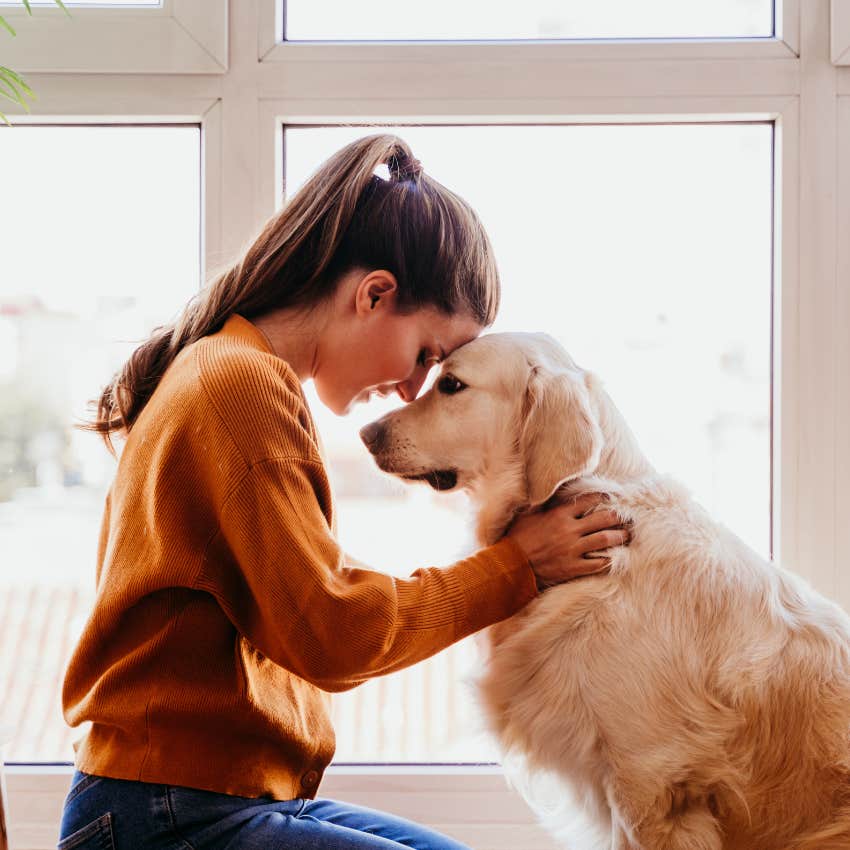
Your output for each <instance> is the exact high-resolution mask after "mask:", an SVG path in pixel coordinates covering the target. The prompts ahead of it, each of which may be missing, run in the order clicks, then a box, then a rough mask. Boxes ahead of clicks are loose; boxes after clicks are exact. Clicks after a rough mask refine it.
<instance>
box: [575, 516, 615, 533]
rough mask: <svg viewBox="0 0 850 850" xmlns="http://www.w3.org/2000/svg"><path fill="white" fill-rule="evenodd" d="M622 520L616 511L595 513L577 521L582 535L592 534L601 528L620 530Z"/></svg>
mask: <svg viewBox="0 0 850 850" xmlns="http://www.w3.org/2000/svg"><path fill="white" fill-rule="evenodd" d="M622 527H623V520H622V519H620V516H619V515H618V514H617V512H616V511H596V512H594V513H592V514H588V515H587V516H586V517H582V518H581V519H580V520H579V528H580V529H581V532H582V534H592V533H593V532H594V531H601V530H602V529H603V528H622Z"/></svg>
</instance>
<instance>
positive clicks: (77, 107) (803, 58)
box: [0, 0, 850, 850]
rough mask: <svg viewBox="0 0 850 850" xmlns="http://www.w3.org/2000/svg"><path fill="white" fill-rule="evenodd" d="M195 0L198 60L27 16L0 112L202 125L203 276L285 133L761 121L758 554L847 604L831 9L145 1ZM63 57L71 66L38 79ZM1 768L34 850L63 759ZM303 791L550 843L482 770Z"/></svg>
mask: <svg viewBox="0 0 850 850" xmlns="http://www.w3.org/2000/svg"><path fill="white" fill-rule="evenodd" d="M202 3H203V9H204V10H208V9H210V8H215V9H216V10H218V11H217V12H216V13H215V15H214V16H213V17H216V16H217V21H218V26H219V29H218V30H216V32H217V33H218V35H216V39H217V42H216V43H217V45H218V46H217V47H216V48H215V49H214V50H209V49H208V47H204V51H205V52H206V53H207V54H208V59H207V60H204V59H203V58H202V57H200V56H199V54H198V51H197V45H198V44H201V45H202V46H203V45H207V44H208V41H207V40H206V39H205V38H198V37H195V36H197V33H198V30H197V28H195V29H194V30H193V26H194V25H192V24H189V25H188V29H189V30H190V31H191V32H194V33H195V36H193V38H192V39H190V41H193V43H195V46H194V47H193V46H192V45H191V44H189V43H188V42H178V41H176V40H175V38H176V37H175V35H174V33H173V32H170V31H168V30H164V31H163V32H165V35H162V36H161V37H162V39H163V41H162V42H158V41H154V42H152V44H153V45H154V47H153V48H151V44H148V47H147V49H146V50H142V51H137V52H136V54H134V55H133V57H132V58H131V57H129V56H128V57H119V56H117V55H105V56H98V55H93V54H92V51H97V50H98V49H100V48H98V45H101V44H103V42H102V41H100V40H99V39H100V38H101V36H99V35H98V36H97V37H95V35H94V33H95V32H97V33H99V32H100V27H101V26H105V25H106V23H109V25H110V26H114V27H116V28H117V29H115V30H114V32H116V33H117V32H122V31H124V30H122V29H121V27H124V24H123V23H121V12H117V13H116V10H111V11H112V13H113V14H112V16H111V17H112V18H113V20H111V21H108V20H107V18H106V17H104V18H103V19H102V21H101V19H100V18H99V17H98V16H92V18H91V27H92V28H93V29H92V34H91V35H88V34H86V33H85V32H84V29H85V27H86V26H88V25H89V22H88V20H84V19H83V12H82V10H72V14H73V15H74V16H75V17H78V18H79V20H78V21H77V22H76V23H75V30H74V36H73V38H80V39H82V41H81V42H80V44H82V45H83V47H84V48H85V49H83V47H80V49H79V50H78V49H77V47H78V46H79V45H77V46H74V45H73V44H69V45H68V46H67V48H66V50H67V52H66V53H65V54H62V55H60V56H54V55H53V54H54V51H55V50H56V47H57V42H56V36H55V32H54V31H53V30H51V29H49V28H48V29H44V30H43V41H42V40H39V41H38V43H37V44H35V46H34V41H33V39H32V38H29V37H28V39H27V42H26V43H27V47H26V50H25V51H24V53H21V54H20V60H21V61H17V63H16V59H15V55H14V54H9V53H8V52H7V53H6V54H4V64H8V65H10V66H11V67H13V68H17V69H19V70H22V71H24V72H35V73H26V78H27V81H28V82H29V84H30V85H31V86H32V87H33V88H34V89H35V91H36V93H37V95H38V100H37V101H35V102H34V103H33V104H32V106H31V109H32V113H31V114H29V115H28V114H26V113H24V112H23V111H22V110H20V109H17V108H15V107H14V106H13V105H11V104H10V105H8V106H7V107H4V111H6V112H7V114H8V115H9V116H10V119H11V120H12V121H14V122H15V123H28V124H49V123H61V122H68V121H72V122H87V123H101V122H117V123H136V122H143V123H151V122H167V123H173V122H175V121H178V122H186V123H195V124H198V125H199V126H200V127H201V130H202V137H203V151H202V168H203V180H202V187H203V188H202V191H203V198H202V203H203V209H204V212H205V216H204V232H203V242H204V244H203V260H204V270H203V275H202V276H205V275H206V274H207V273H208V272H209V270H211V269H213V268H215V267H218V266H219V265H220V264H221V263H223V262H225V261H227V260H230V259H232V258H233V257H235V256H236V255H237V254H239V253H240V252H241V251H242V250H244V248H245V247H246V246H247V244H248V243H249V241H250V240H251V239H252V238H253V237H254V236H255V235H256V234H257V233H258V231H259V228H260V227H261V226H262V224H263V223H264V222H265V221H266V220H267V219H268V217H269V216H270V215H272V214H273V212H274V211H275V209H276V206H277V204H278V202H279V199H280V193H281V191H282V184H283V167H282V166H283V161H282V153H283V147H282V138H281V136H282V132H283V127H284V125H285V124H287V123H289V124H307V123H327V124H341V123H361V122H363V123H366V122H368V123H380V122H399V123H457V124H466V123H496V124H498V123H509V122H529V123H531V122H533V123H574V122H584V123H587V122H601V123H611V122H623V121H665V120H675V121H691V122H693V121H706V120H710V121H716V120H728V121H742V120H753V119H755V120H769V121H772V122H774V124H775V131H776V135H775V139H776V158H775V177H776V180H775V213H774V215H775V221H774V225H775V249H774V269H775V282H774V292H775V294H776V295H777V296H778V297H777V298H775V300H774V304H773V311H774V314H773V320H774V346H775V358H774V385H773V395H772V404H773V412H774V434H773V436H774V441H773V457H774V470H775V475H774V480H773V492H772V497H773V503H774V518H775V522H776V527H777V528H778V530H779V534H778V535H776V537H775V539H774V553H775V555H776V557H777V558H778V559H780V560H781V561H782V562H783V563H784V564H786V565H787V566H789V567H790V568H792V569H795V570H797V571H798V572H800V573H801V574H803V575H804V576H805V577H806V578H808V579H809V580H810V581H812V582H813V584H815V586H816V587H818V588H819V589H820V590H821V591H823V592H824V593H826V594H827V595H829V596H831V597H833V598H835V599H837V600H838V601H839V602H841V603H842V604H843V605H844V606H845V607H848V608H850V571H848V572H844V571H842V569H841V567H842V566H843V565H850V530H848V528H847V517H848V516H850V441H848V439H847V436H846V435H847V434H850V369H848V368H847V366H846V365H844V366H843V367H842V364H850V334H848V332H847V329H848V327H850V238H848V234H850V67H845V66H843V64H842V63H845V62H850V55H848V51H847V47H848V45H850V16H848V4H850V0H832V2H831V3H830V0H804V2H801V0H780V6H781V8H780V10H779V15H778V19H779V21H778V30H777V31H778V32H780V33H781V36H780V37H778V38H775V39H750V40H741V41H735V40H702V41H699V40H696V41H691V40H689V41H687V42H670V41H657V42H656V41H641V42H613V41H612V42H577V43H567V42H557V43H556V42H543V43H539V44H537V43H528V42H495V43H492V44H480V43H458V44H440V43H416V44H401V43H395V44H394V43H385V44H371V43H322V44H310V43H298V44H278V43H277V39H276V33H277V32H278V31H279V29H278V28H277V24H276V20H275V18H276V15H277V11H276V3H275V0H239V2H235V3H231V4H229V5H230V8H229V20H228V19H227V9H226V3H225V0H194V2H192V3H189V2H188V0H166V4H167V5H166V7H164V8H170V9H171V21H172V23H171V24H169V25H168V26H170V27H172V28H173V27H174V26H175V24H174V22H175V21H178V17H176V16H175V10H177V9H182V10H192V9H194V12H195V13H196V14H197V15H201V4H202ZM222 10H224V12H222ZM6 11H7V10H4V11H3V14H6ZM46 11H47V10H45V9H41V8H39V9H37V10H36V16H39V15H42V14H43V13H44V12H46ZM59 14H60V15H62V16H63V17H64V14H63V13H61V12H60V13H59ZM190 17H191V16H190ZM126 20H127V21H130V20H131V17H129V16H128V17H127V19H126ZM132 20H133V23H132V24H129V23H128V24H127V26H126V28H125V29H126V31H127V32H129V31H130V30H131V29H132V28H133V27H135V26H138V23H137V21H136V19H135V18H133V19H132ZM194 20H196V21H197V17H196V18H195V19H194ZM104 22H105V23H104ZM14 23H17V21H15V22H13V25H14ZM20 23H21V26H20V30H19V38H21V44H23V43H24V42H23V38H22V37H21V34H22V31H23V30H24V29H25V24H26V22H23V21H21V22H20ZM29 23H32V21H30V22H29ZM27 26H28V24H27ZM57 26H58V25H57ZM228 27H229V31H230V33H231V34H232V36H233V38H232V41H231V44H230V48H229V49H230V57H229V59H230V61H229V62H228V56H227V50H226V49H225V50H224V52H223V53H222V51H221V33H222V32H224V38H225V44H226V33H227V30H228ZM39 32H42V31H41V30H39ZM169 32H170V34H169ZM0 35H2V33H0ZM64 37H65V36H64V35H63V38H64ZM148 37H149V38H159V37H160V36H157V35H156V34H150V35H147V36H146V38H148ZM12 42H14V40H13V39H7V40H6V42H5V43H4V47H6V46H8V44H11V43H12ZM180 44H185V53H184V55H182V56H181V55H180V51H182V50H183V47H180ZM124 46H125V43H122V49H123V47H124ZM128 49H129V48H128ZM75 51H76V52H75ZM117 52H118V51H115V53H117ZM141 53H145V56H144V57H142V56H141ZM86 54H88V55H86ZM7 57H8V58H7ZM204 61H209V62H211V65H210V66H209V67H207V69H206V70H199V68H201V66H202V65H203V62H204ZM73 62H77V63H78V64H77V65H73ZM68 63H71V64H68ZM122 63H123V66H122ZM134 63H135V64H134ZM139 63H141V64H139ZM144 63H147V64H144ZM143 65H144V67H142V66H143ZM178 65H180V66H182V67H178ZM72 67H74V68H75V70H78V71H84V72H85V73H86V76H84V77H81V76H73V77H69V76H64V75H63V74H57V73H55V72H56V71H66V70H70V69H71V68H72ZM50 72H54V73H50ZM8 131H9V130H8V129H3V128H0V132H8ZM7 773H8V774H9V775H8V784H9V789H10V799H11V817H10V820H11V829H12V841H13V846H15V844H16V842H17V846H22V847H28V848H41V847H45V848H46V847H52V846H54V844H53V842H55V829H56V825H57V822H58V821H57V817H58V816H57V812H58V811H59V810H60V809H61V803H62V798H63V796H64V793H65V790H66V789H67V783H68V779H69V777H70V773H71V769H70V768H68V767H62V768H49V767H47V766H34V767H29V768H23V767H22V768H11V769H8V770H7ZM435 777H436V778H435ZM322 793H323V794H327V795H329V796H330V795H336V796H340V797H343V798H346V799H352V800H357V801H358V802H363V803H365V804H367V805H372V806H376V807H379V808H387V809H392V810H395V811H399V812H401V813H404V814H407V815H409V816H411V817H414V818H416V819H418V820H420V821H423V822H426V823H431V824H433V825H435V826H440V825H444V826H450V827H451V828H452V829H453V830H454V831H455V834H458V835H459V836H462V837H466V840H467V841H468V842H469V843H472V844H474V845H475V846H476V847H481V848H485V847H489V848H494V850H495V848H499V847H524V848H527V849H528V850H530V848H532V847H551V846H552V845H551V844H550V843H547V840H546V839H545V838H543V837H542V833H540V832H539V831H529V830H530V827H528V826H527V824H528V823H530V821H531V820H532V818H531V816H530V814H529V813H528V812H527V811H526V810H517V809H515V808H511V807H512V806H515V804H516V795H515V793H514V792H512V791H510V790H508V789H507V788H506V786H505V785H504V782H503V780H502V779H501V777H500V776H499V775H498V771H497V770H494V769H493V768H480V769H474V768H456V769H449V768H416V767H411V768H405V769H401V768H390V767H387V768H354V767H352V768H344V767H336V766H335V767H332V768H331V770H330V771H329V774H328V778H327V780H326V782H325V783H324V784H323V787H322ZM388 795H389V796H388ZM432 807H433V808H432ZM499 812H508V813H510V812H512V813H513V814H510V816H509V817H508V820H509V821H510V822H509V823H508V822H505V821H500V822H499V824H498V826H497V827H495V828H491V827H488V826H487V825H488V824H493V823H494V817H495V814H494V813H499ZM522 824H526V825H525V826H523V825H522ZM458 830H459V831H458Z"/></svg>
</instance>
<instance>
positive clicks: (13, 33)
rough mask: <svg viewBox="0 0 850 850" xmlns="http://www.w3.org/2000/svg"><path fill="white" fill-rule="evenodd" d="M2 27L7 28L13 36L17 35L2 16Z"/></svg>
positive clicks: (0, 21)
mask: <svg viewBox="0 0 850 850" xmlns="http://www.w3.org/2000/svg"><path fill="white" fill-rule="evenodd" d="M0 25H2V26H4V27H6V29H7V30H9V32H10V33H12V35H17V33H16V32H15V31H14V30H13V29H12V25H11V24H10V23H9V22H8V21H7V20H6V19H5V18H4V17H3V16H2V15H0Z"/></svg>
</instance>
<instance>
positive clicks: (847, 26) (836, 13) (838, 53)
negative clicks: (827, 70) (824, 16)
mask: <svg viewBox="0 0 850 850" xmlns="http://www.w3.org/2000/svg"><path fill="white" fill-rule="evenodd" d="M830 46H831V48H832V51H831V52H832V62H833V64H834V65H850V0H831V3H830Z"/></svg>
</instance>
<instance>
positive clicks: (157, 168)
mask: <svg viewBox="0 0 850 850" xmlns="http://www.w3.org/2000/svg"><path fill="white" fill-rule="evenodd" d="M0 161H2V162H4V163H6V164H7V167H6V168H4V171H3V203H2V204H0V232H2V233H3V237H4V241H3V245H4V250H3V271H2V276H0V609H2V612H3V613H2V615H0V646H3V647H5V648H7V649H9V648H11V647H15V650H14V651H4V652H2V653H0V694H3V698H2V700H0V727H4V726H8V727H11V728H12V729H13V730H14V737H13V739H12V742H11V744H10V745H9V746H8V747H7V748H6V750H5V756H6V759H8V760H10V761H16V760H32V761H57V760H64V761H72V760H73V750H72V748H71V742H72V741H73V740H75V739H76V738H77V737H79V736H80V734H81V732H80V730H71V729H69V728H68V727H66V726H65V724H64V721H63V719H62V715H61V701H60V691H61V686H62V675H63V670H64V665H65V663H66V661H67V657H68V655H69V654H70V652H71V650H72V649H73V646H74V644H75V642H76V639H77V636H78V634H79V631H80V629H81V628H82V625H83V622H84V620H85V618H86V617H87V616H88V613H89V611H90V609H91V606H92V604H93V599H94V585H95V556H96V551H97V541H98V533H99V528H100V520H101V514H102V510H103V501H104V498H105V495H106V490H107V488H108V486H109V484H110V482H111V479H112V477H113V475H114V473H115V462H114V461H113V460H112V458H111V457H110V455H109V454H108V453H107V451H106V449H105V448H104V446H103V444H102V441H101V440H100V438H99V437H97V436H96V435H94V434H90V433H83V432H81V431H79V430H74V429H73V428H72V425H73V424H74V423H75V422H79V421H80V420H81V419H83V418H87V416H88V411H87V408H86V402H87V401H88V400H89V399H91V398H93V397H94V396H95V395H96V394H97V393H98V391H99V390H100V388H102V387H103V385H104V384H106V383H107V382H108V381H109V379H110V378H111V376H112V375H113V373H114V372H115V371H116V370H117V369H118V368H119V367H120V366H121V365H122V364H123V362H124V361H125V360H126V358H127V357H128V356H129V354H130V353H131V351H132V350H133V349H134V348H135V346H136V345H137V344H138V343H139V342H140V341H142V340H143V339H145V338H147V336H148V335H149V333H150V332H151V331H152V329H153V328H154V327H155V326H156V325H160V324H163V323H164V322H167V321H169V320H171V319H172V317H173V316H174V315H175V313H176V312H177V311H178V309H179V308H181V307H182V306H183V304H185V302H186V301H188V300H189V298H191V297H192V295H193V294H194V293H195V292H197V290H198V287H199V285H200V263H199V257H200V130H199V128H198V127H33V126H23V125H18V126H16V127H12V128H2V129H0Z"/></svg>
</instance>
